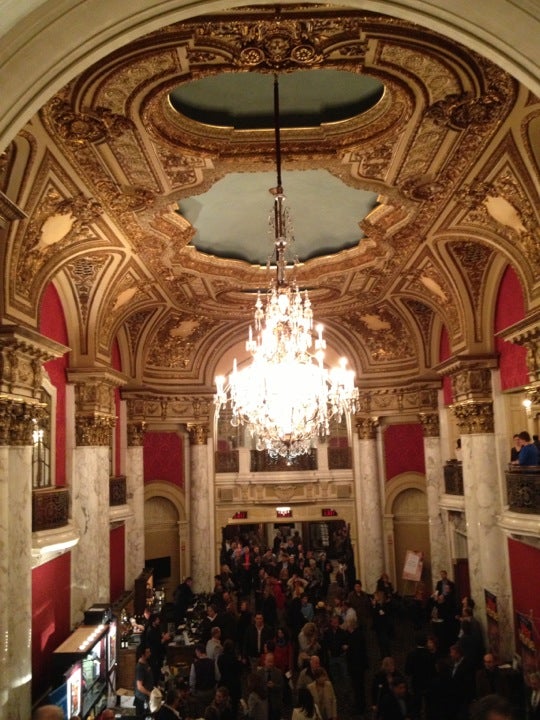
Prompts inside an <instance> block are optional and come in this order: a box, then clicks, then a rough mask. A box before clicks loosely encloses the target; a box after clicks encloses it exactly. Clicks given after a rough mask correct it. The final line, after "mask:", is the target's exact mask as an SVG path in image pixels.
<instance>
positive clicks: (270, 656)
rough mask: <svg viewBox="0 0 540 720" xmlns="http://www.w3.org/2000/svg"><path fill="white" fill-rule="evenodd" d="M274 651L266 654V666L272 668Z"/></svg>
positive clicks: (268, 668)
mask: <svg viewBox="0 0 540 720" xmlns="http://www.w3.org/2000/svg"><path fill="white" fill-rule="evenodd" d="M274 662H275V661H274V653H271V652H267V653H266V655H265V656H264V667H265V668H266V669H267V670H271V669H272V668H273V667H274Z"/></svg>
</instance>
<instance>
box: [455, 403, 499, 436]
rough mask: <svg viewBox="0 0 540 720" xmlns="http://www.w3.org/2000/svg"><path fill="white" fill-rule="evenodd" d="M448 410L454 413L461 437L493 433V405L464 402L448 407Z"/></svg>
mask: <svg viewBox="0 0 540 720" xmlns="http://www.w3.org/2000/svg"><path fill="white" fill-rule="evenodd" d="M450 409H451V410H452V412H453V413H454V415H455V417H456V422H457V425H458V427H459V429H460V431H461V433H462V434H463V435H472V434H474V433H493V432H494V431H495V425H494V419H493V403H492V402H490V401H487V402H481V401H475V400H465V401H464V402H460V403H454V404H453V405H450Z"/></svg>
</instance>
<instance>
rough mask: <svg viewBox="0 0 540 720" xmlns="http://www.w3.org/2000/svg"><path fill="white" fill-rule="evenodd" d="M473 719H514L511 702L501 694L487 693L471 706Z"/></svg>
mask: <svg viewBox="0 0 540 720" xmlns="http://www.w3.org/2000/svg"><path fill="white" fill-rule="evenodd" d="M470 717H471V720H512V717H513V715H512V708H511V707H510V703H509V702H508V700H507V699H506V698H504V697H501V696H500V695H486V696H485V697H483V698H481V699H480V700H477V701H476V702H475V703H474V705H473V706H472V708H471V716H470Z"/></svg>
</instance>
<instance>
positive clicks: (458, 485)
mask: <svg viewBox="0 0 540 720" xmlns="http://www.w3.org/2000/svg"><path fill="white" fill-rule="evenodd" d="M444 492H445V493H446V494H447V495H463V465H462V464H461V462H459V461H458V460H449V461H448V462H447V463H446V464H445V466H444Z"/></svg>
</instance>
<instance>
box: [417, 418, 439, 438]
mask: <svg viewBox="0 0 540 720" xmlns="http://www.w3.org/2000/svg"><path fill="white" fill-rule="evenodd" d="M418 418H419V419H420V423H421V425H422V430H423V431H424V437H439V436H440V434H441V428H440V421H439V413H438V412H433V413H429V412H421V413H418Z"/></svg>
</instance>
